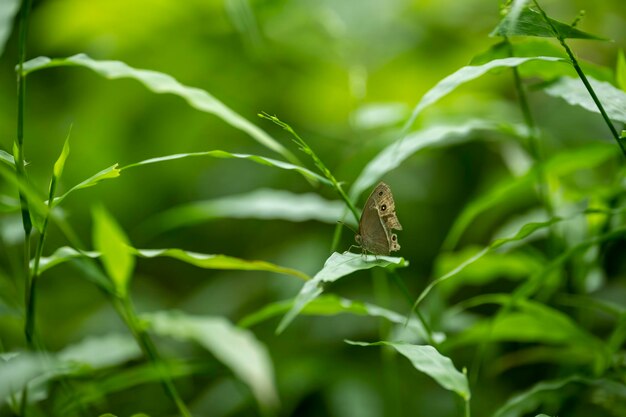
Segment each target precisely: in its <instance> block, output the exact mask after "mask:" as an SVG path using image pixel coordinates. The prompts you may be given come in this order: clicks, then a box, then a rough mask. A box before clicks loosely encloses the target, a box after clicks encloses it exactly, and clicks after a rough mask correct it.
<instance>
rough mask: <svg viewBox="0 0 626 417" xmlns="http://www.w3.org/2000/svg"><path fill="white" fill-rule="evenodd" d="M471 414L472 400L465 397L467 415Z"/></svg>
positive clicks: (468, 416)
mask: <svg viewBox="0 0 626 417" xmlns="http://www.w3.org/2000/svg"><path fill="white" fill-rule="evenodd" d="M470 416H471V412H470V400H469V398H466V399H465V417H470Z"/></svg>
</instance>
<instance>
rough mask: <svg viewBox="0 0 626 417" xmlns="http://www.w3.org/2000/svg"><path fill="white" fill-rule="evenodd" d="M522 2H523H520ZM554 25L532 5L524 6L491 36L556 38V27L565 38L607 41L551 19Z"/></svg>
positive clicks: (509, 16)
mask: <svg viewBox="0 0 626 417" xmlns="http://www.w3.org/2000/svg"><path fill="white" fill-rule="evenodd" d="M520 3H521V2H520ZM549 20H550V23H552V26H551V25H550V24H549V23H548V22H546V20H545V19H544V18H543V16H542V15H541V13H539V12H538V11H536V10H533V9H531V8H530V7H524V8H523V9H521V10H520V11H519V14H518V15H517V16H515V15H512V14H511V13H509V14H507V15H506V16H505V17H504V18H503V19H502V20H501V21H500V23H499V24H498V26H496V28H495V29H494V30H493V32H491V33H490V36H537V37H542V38H555V37H556V36H555V34H554V31H553V29H552V28H554V29H556V30H557V31H558V33H559V35H560V36H561V37H562V38H563V39H568V38H569V39H588V40H596V41H606V40H608V39H606V38H602V37H600V36H597V35H592V34H591V33H587V32H583V31H581V30H578V29H576V28H575V27H573V26H571V25H568V24H566V23H562V22H559V21H557V20H554V19H549Z"/></svg>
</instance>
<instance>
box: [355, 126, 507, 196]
mask: <svg viewBox="0 0 626 417" xmlns="http://www.w3.org/2000/svg"><path fill="white" fill-rule="evenodd" d="M498 126H501V127H503V128H504V126H503V125H497V124H495V123H493V122H488V121H485V120H469V121H468V122H466V123H464V124H461V125H435V126H431V127H428V128H426V129H424V130H421V131H418V132H415V133H411V134H409V135H407V136H406V137H404V138H403V139H401V140H400V141H396V142H393V143H392V144H390V145H388V146H387V147H386V148H385V149H383V150H382V151H381V152H380V153H379V154H378V155H376V156H375V157H374V158H373V159H372V160H371V161H370V162H369V163H368V164H367V165H366V166H365V168H363V171H361V173H360V174H359V176H358V177H357V179H356V180H355V181H354V184H352V188H351V189H350V197H351V198H353V199H355V200H356V199H357V198H358V197H359V196H360V195H361V193H363V191H365V190H368V189H370V188H371V187H372V186H373V185H374V184H376V183H377V182H378V181H380V179H381V178H382V177H383V175H385V174H386V173H388V172H390V171H392V170H393V169H395V168H397V167H398V166H399V165H400V164H401V163H402V162H404V161H405V160H406V159H407V158H409V157H410V156H412V155H413V154H414V153H416V152H418V151H420V150H422V149H426V148H430V147H437V146H447V145H454V144H457V143H462V142H464V141H466V140H468V139H469V135H470V134H471V133H472V132H473V131H476V130H493V129H497V128H498Z"/></svg>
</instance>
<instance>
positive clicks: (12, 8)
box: [0, 0, 21, 56]
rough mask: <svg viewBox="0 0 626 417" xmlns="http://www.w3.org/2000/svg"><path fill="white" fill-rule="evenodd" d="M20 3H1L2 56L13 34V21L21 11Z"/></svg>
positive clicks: (10, 0) (16, 1) (0, 52)
mask: <svg viewBox="0 0 626 417" xmlns="http://www.w3.org/2000/svg"><path fill="white" fill-rule="evenodd" d="M20 3H21V2H20V1H19V0H2V1H0V56H2V53H3V52H4V45H5V44H6V42H7V39H9V35H10V34H11V29H12V28H13V19H15V16H16V15H17V13H18V11H19V10H20Z"/></svg>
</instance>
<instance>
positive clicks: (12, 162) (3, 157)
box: [0, 149, 15, 168]
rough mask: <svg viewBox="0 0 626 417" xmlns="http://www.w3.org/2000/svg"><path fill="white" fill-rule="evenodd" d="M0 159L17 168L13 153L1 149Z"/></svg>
mask: <svg viewBox="0 0 626 417" xmlns="http://www.w3.org/2000/svg"><path fill="white" fill-rule="evenodd" d="M0 161H2V162H4V163H5V164H7V165H9V166H10V167H12V168H15V158H13V155H11V154H10V153H8V152H7V151H3V150H2V149H0Z"/></svg>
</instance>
